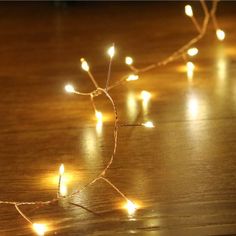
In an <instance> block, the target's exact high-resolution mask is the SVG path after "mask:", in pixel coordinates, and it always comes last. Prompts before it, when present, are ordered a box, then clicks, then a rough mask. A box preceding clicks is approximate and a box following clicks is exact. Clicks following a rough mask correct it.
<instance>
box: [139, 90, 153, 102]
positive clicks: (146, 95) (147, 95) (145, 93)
mask: <svg viewBox="0 0 236 236" xmlns="http://www.w3.org/2000/svg"><path fill="white" fill-rule="evenodd" d="M141 98H142V99H143V101H148V100H149V99H150V98H151V93H149V92H148V91H145V90H143V91H142V92H141Z"/></svg>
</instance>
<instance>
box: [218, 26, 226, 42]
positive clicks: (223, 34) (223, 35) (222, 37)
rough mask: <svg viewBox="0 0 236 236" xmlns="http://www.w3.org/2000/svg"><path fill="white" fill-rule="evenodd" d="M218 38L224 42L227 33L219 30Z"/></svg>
mask: <svg viewBox="0 0 236 236" xmlns="http://www.w3.org/2000/svg"><path fill="white" fill-rule="evenodd" d="M216 36H217V38H218V40H220V41H223V40H224V39H225V32H224V31H223V30H221V29H217V30H216Z"/></svg>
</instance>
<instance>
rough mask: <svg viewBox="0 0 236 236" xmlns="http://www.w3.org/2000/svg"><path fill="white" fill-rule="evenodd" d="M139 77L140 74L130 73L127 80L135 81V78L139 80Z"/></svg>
mask: <svg viewBox="0 0 236 236" xmlns="http://www.w3.org/2000/svg"><path fill="white" fill-rule="evenodd" d="M138 78H139V76H138V75H129V76H128V78H127V79H126V80H127V81H133V80H137V79H138Z"/></svg>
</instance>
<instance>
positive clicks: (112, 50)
mask: <svg viewBox="0 0 236 236" xmlns="http://www.w3.org/2000/svg"><path fill="white" fill-rule="evenodd" d="M107 54H108V55H109V56H110V57H111V58H112V57H114V55H115V47H114V46H111V47H110V48H108V50H107Z"/></svg>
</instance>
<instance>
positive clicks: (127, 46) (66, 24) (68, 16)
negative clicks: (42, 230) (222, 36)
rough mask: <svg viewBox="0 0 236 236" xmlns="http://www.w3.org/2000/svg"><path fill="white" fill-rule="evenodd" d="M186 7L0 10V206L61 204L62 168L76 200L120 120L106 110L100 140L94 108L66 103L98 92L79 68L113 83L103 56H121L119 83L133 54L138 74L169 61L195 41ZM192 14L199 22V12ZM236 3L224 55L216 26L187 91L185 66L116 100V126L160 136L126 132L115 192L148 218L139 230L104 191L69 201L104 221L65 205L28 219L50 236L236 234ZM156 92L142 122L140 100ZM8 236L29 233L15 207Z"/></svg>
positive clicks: (0, 228) (0, 229)
mask: <svg viewBox="0 0 236 236" xmlns="http://www.w3.org/2000/svg"><path fill="white" fill-rule="evenodd" d="M184 4H185V3H184V2H179V3H176V2H166V3H163V2H150V3H144V2H137V3H125V2H120V3H118V2H116V3H115V2H113V3H111V2H110V3H88V2H87V3H73V4H67V5H64V6H58V7H56V6H55V5H54V4H52V3H13V2H12V3H10V2H9V3H3V2H2V3H0V15H1V20H0V29H1V31H0V45H1V46H0V52H1V54H0V65H1V70H0V79H1V86H0V93H1V98H0V99H1V102H0V113H1V122H0V171H1V172H0V173H1V177H0V189H1V194H0V199H1V200H16V201H34V200H47V199H50V198H52V197H54V196H55V194H56V188H57V184H56V176H57V170H58V167H59V165H60V163H62V162H63V163H64V164H65V167H66V173H68V175H70V176H69V177H71V178H70V182H69V186H68V187H69V190H73V189H74V188H75V187H77V186H78V187H82V186H83V185H84V184H85V183H87V182H88V180H90V179H91V178H92V177H94V176H95V175H96V174H97V173H98V172H99V171H100V170H101V169H102V167H103V166H104V164H105V163H106V162H107V161H108V159H109V155H110V153H111V151H112V142H111V140H112V132H113V130H112V124H113V123H112V122H113V120H112V113H111V107H110V104H109V103H108V102H107V101H106V100H105V98H104V97H99V98H97V100H96V102H97V106H98V107H99V109H100V110H101V111H103V112H104V114H105V116H106V118H107V121H106V122H105V123H104V126H103V130H102V133H101V134H100V135H99V134H97V133H96V127H95V126H96V121H95V120H94V115H93V110H92V107H91V104H90V101H89V100H88V99H87V98H84V97H77V96H72V95H68V94H66V93H65V92H64V90H63V87H64V85H65V84H66V83H68V82H71V83H72V84H74V86H75V87H77V88H78V89H79V90H80V91H90V89H91V88H93V87H92V86H93V85H92V84H91V83H90V81H89V80H88V78H87V76H86V74H84V73H83V72H82V71H81V70H80V69H79V67H78V64H79V59H80V57H82V56H83V57H85V58H87V60H88V61H89V62H90V64H91V67H92V70H93V72H94V74H95V76H96V78H97V80H98V82H99V84H101V85H104V84H105V79H106V74H107V69H108V60H107V57H106V55H105V53H104V50H105V49H106V48H107V47H108V46H110V45H111V43H113V42H115V43H116V46H117V50H118V54H117V57H116V58H115V60H114V64H113V67H112V81H113V82H114V81H116V80H117V79H119V78H120V77H121V76H122V75H123V74H126V73H127V72H128V70H127V68H126V67H125V66H124V65H123V64H124V63H123V60H124V57H125V56H126V55H131V56H133V57H134V59H135V61H136V63H137V66H143V65H147V64H148V63H151V62H154V61H155V60H158V59H161V58H163V57H165V56H167V55H168V54H169V53H171V52H173V51H174V50H176V49H178V48H179V47H180V46H181V45H183V44H184V43H186V42H187V40H189V39H191V38H192V37H193V36H194V34H195V33H196V32H195V30H194V28H193V26H192V24H191V21H190V20H189V19H188V18H186V17H185V16H184V12H183V7H184ZM193 5H194V6H195V7H196V11H197V12H196V14H197V15H200V14H201V12H200V8H199V4H198V3H197V2H194V3H193ZM235 9H236V3H235V2H222V3H220V4H219V10H218V12H217V13H218V15H219V21H220V25H221V26H222V28H223V29H225V31H226V34H227V35H226V40H225V41H224V42H223V43H220V42H218V41H217V40H216V39H215V33H214V31H213V27H212V26H211V27H210V28H209V31H208V33H207V35H206V37H205V38H204V39H203V40H202V41H201V42H200V43H199V44H198V45H196V46H197V47H198V48H199V50H200V53H199V55H198V57H197V58H196V59H194V62H195V63H196V67H197V72H196V73H195V75H194V78H193V80H192V81H189V80H188V79H187V77H186V73H185V72H183V71H182V69H181V66H182V65H183V64H184V62H183V61H178V62H176V63H173V64H171V65H169V66H168V67H163V68H160V69H158V70H154V71H150V72H148V73H145V74H143V75H142V76H141V79H140V81H136V82H134V83H130V84H127V85H125V86H122V87H119V88H116V89H114V90H113V91H112V92H111V95H112V96H113V98H114V99H115V102H116V104H117V107H118V111H119V116H120V120H121V121H127V122H128V123H132V122H136V121H137V122H143V121H144V120H148V119H150V120H152V121H153V122H154V123H156V128H155V129H151V130H149V129H144V128H140V127H130V128H127V127H126V128H122V129H121V130H120V132H119V146H118V153H117V156H116V159H115V161H114V163H113V165H112V167H111V169H110V170H109V172H108V178H109V179H110V180H112V182H113V183H114V184H116V185H117V186H118V187H119V188H120V189H121V190H122V191H123V192H124V193H126V195H127V196H128V197H129V198H130V199H134V200H137V201H138V202H140V203H141V205H142V208H141V209H140V210H138V211H137V213H136V215H135V216H134V217H132V218H130V217H128V216H127V213H126V212H124V211H123V210H121V209H119V207H120V204H121V203H122V199H121V198H120V197H119V196H117V194H116V193H115V192H114V191H112V189H110V188H109V186H108V185H106V184H105V183H102V182H100V183H98V184H96V185H94V186H93V187H91V188H89V189H88V190H86V191H85V192H83V193H82V194H81V195H80V196H78V197H76V198H75V199H73V201H74V202H76V203H78V204H82V205H83V206H85V207H87V208H89V209H91V210H93V211H95V212H98V213H99V215H95V214H92V213H91V212H87V211H85V210H84V209H81V208H77V207H75V206H72V205H68V203H66V202H61V203H60V205H59V206H51V207H48V208H40V209H33V208H24V211H25V212H27V213H28V214H29V216H30V217H32V219H33V220H35V221H37V220H43V221H46V222H47V223H48V224H49V225H50V228H51V231H50V232H49V233H48V234H47V235H96V236H98V235H116V236H119V235H122V236H124V235H131V234H135V235H142V236H154V235H155V236H157V235H160V236H166V235H182V236H183V235H191V236H194V235H196V236H199V235H236V159H235V152H236V122H235V121H236V119H235V117H236V81H235V76H236V70H235V59H236V49H235V39H236V37H235V36H236V34H235V27H236V23H235V22H236V21H235ZM143 89H145V90H147V91H150V92H151V93H152V95H153V96H152V99H151V102H150V104H149V106H148V109H147V110H146V111H145V110H144V109H143V107H142V102H141V101H140V99H139V93H140V92H141V91H142V90H143ZM0 235H1V236H13V235H34V234H33V232H32V231H31V229H30V228H29V226H28V225H27V224H26V222H24V220H23V219H22V218H21V217H20V216H19V215H18V214H17V213H16V211H15V210H14V208H13V207H8V206H1V208H0Z"/></svg>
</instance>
